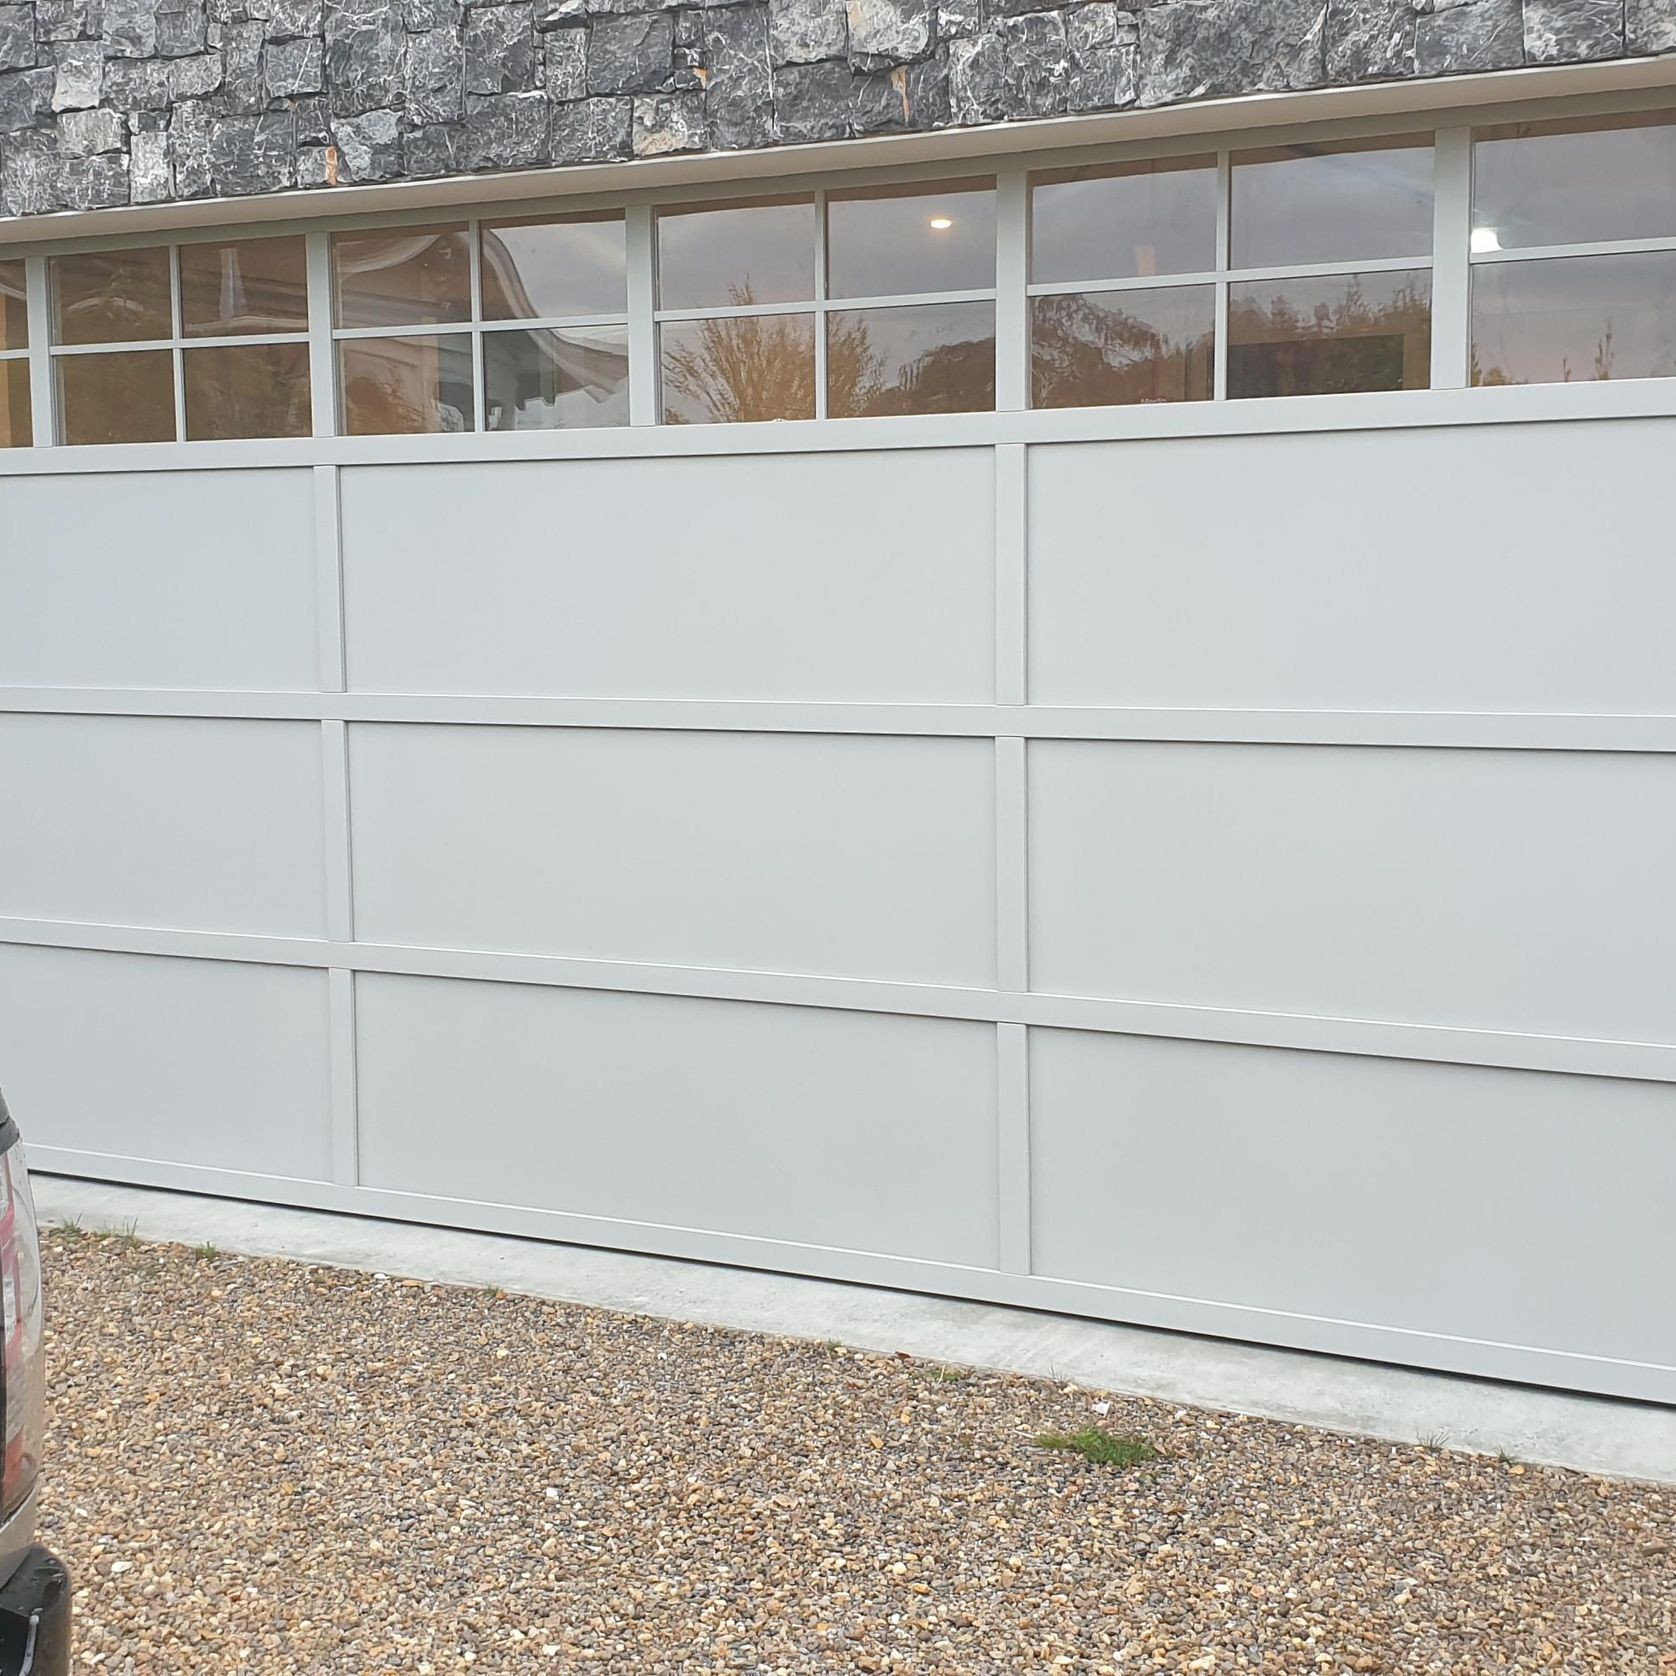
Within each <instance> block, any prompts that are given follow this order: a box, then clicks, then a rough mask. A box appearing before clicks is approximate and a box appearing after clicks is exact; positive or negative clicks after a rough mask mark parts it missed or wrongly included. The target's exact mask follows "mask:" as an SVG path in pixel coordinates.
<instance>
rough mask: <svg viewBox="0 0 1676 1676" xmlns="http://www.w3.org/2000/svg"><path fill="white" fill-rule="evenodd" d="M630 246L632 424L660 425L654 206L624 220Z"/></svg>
mask: <svg viewBox="0 0 1676 1676" xmlns="http://www.w3.org/2000/svg"><path fill="white" fill-rule="evenodd" d="M623 233H624V237H625V239H626V241H627V246H628V340H629V424H630V425H655V424H657V422H658V336H657V326H656V324H655V323H654V321H653V319H652V311H653V309H654V308H655V306H656V303H657V276H656V252H655V250H654V247H653V239H652V206H651V205H650V204H631V205H630V206H629V208H628V211H627V214H626V215H625V217H624V226H623Z"/></svg>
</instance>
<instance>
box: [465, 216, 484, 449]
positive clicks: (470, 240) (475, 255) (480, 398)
mask: <svg viewBox="0 0 1676 1676" xmlns="http://www.w3.org/2000/svg"><path fill="white" fill-rule="evenodd" d="M466 243H467V246H468V250H467V256H466V265H467V269H468V271H469V273H470V277H471V285H470V290H471V406H472V413H473V421H472V427H471V428H472V429H473V430H474V431H486V430H488V428H489V384H488V380H487V379H486V378H485V377H484V375H483V224H482V222H480V221H477V220H475V219H473V220H471V221H468V222H467V223H466Z"/></svg>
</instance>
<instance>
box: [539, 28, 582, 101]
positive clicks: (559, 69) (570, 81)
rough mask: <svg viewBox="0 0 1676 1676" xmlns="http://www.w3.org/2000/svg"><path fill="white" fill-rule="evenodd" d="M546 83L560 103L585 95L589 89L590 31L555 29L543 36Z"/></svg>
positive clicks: (555, 99)
mask: <svg viewBox="0 0 1676 1676" xmlns="http://www.w3.org/2000/svg"><path fill="white" fill-rule="evenodd" d="M541 41H542V48H541V50H542V57H543V60H544V64H545V67H544V70H543V73H542V85H543V86H544V87H545V88H546V89H547V97H548V98H549V99H552V100H553V101H555V102H556V103H563V102H564V101H565V100H567V99H581V98H583V97H585V96H586V94H587V91H588V35H587V31H586V30H583V29H552V30H549V31H548V32H547V33H546V34H545V35H543V36H542V37H541Z"/></svg>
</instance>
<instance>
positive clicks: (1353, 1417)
mask: <svg viewBox="0 0 1676 1676" xmlns="http://www.w3.org/2000/svg"><path fill="white" fill-rule="evenodd" d="M35 1195H36V1201H37V1204H38V1207H39V1210H40V1215H41V1222H42V1226H43V1227H46V1226H49V1225H51V1224H52V1223H55V1222H63V1221H67V1220H73V1221H75V1222H77V1223H78V1224H79V1225H80V1226H81V1227H83V1228H86V1229H90V1230H126V1229H130V1228H131V1229H132V1230H133V1231H134V1232H135V1233H136V1234H138V1235H139V1236H140V1237H141V1238H142V1239H148V1240H158V1241H173V1242H176V1243H178V1244H182V1245H213V1246H216V1247H217V1248H219V1249H221V1250H223V1251H232V1252H241V1253H244V1254H246V1255H249V1256H253V1257H283V1258H289V1259H292V1260H293V1261H296V1262H305V1263H322V1264H329V1265H334V1266H337V1267H341V1268H350V1269H365V1270H370V1271H374V1272H378V1273H383V1274H389V1275H396V1276H401V1277H402V1278H404V1279H414V1280H427V1281H436V1282H440V1283H442V1284H444V1285H453V1286H474V1287H481V1286H496V1287H500V1288H502V1289H504V1290H505V1291H508V1292H523V1293H530V1294H533V1295H534V1296H536V1297H542V1298H555V1299H561V1300H563V1301H565V1302H567V1303H577V1304H585V1305H587V1306H589V1307H591V1308H596V1309H610V1310H618V1311H621V1312H623V1313H626V1314H630V1315H647V1316H654V1317H657V1318H659V1319H664V1320H680V1321H695V1322H701V1323H703V1324H705V1325H708V1326H718V1327H735V1328H741V1329H743V1330H745V1331H747V1332H755V1333H770V1334H774V1335H777V1336H782V1337H790V1338H803V1339H814V1340H820V1341H836V1342H838V1343H840V1344H844V1345H847V1346H852V1347H854V1348H856V1349H861V1350H875V1351H885V1352H894V1351H905V1352H907V1353H908V1354H909V1355H911V1356H918V1357H923V1358H925V1359H926V1360H928V1361H934V1362H945V1363H951V1364H955V1365H958V1366H963V1367H965V1366H969V1367H978V1368H986V1369H996V1370H1002V1371H1006V1372H1010V1373H1021V1374H1028V1375H1030V1376H1032V1377H1036V1378H1044V1379H1052V1380H1056V1381H1058V1382H1060V1383H1062V1384H1074V1385H1077V1386H1082V1387H1087V1388H1090V1389H1092V1390H1096V1391H1114V1392H1128V1393H1132V1394H1134V1395H1136V1396H1143V1397H1153V1398H1158V1399H1160V1400H1162V1401H1165V1402H1171V1403H1180V1404H1188V1405H1192V1406H1194V1407H1201V1408H1214V1409H1225V1410H1229V1411H1232V1412H1235V1413H1240V1414H1256V1415H1262V1416H1265V1417H1267V1418H1269V1419H1274V1420H1286V1421H1293V1422H1297V1423H1300V1424H1304V1425H1310V1426H1321V1427H1324V1428H1326V1429H1327V1430H1330V1431H1336V1432H1347V1433H1353V1434H1358V1435H1361V1436H1366V1437H1374V1438H1384V1439H1389V1440H1391V1441H1393V1442H1398V1443H1408V1444H1412V1443H1417V1442H1420V1441H1422V1440H1424V1441H1426V1442H1429V1443H1431V1442H1441V1443H1442V1444H1444V1445H1446V1446H1447V1447H1449V1448H1452V1449H1462V1450H1467V1451H1471V1452H1475V1453H1482V1454H1496V1453H1498V1452H1502V1451H1505V1452H1506V1453H1507V1454H1508V1455H1511V1456H1513V1457H1515V1458H1516V1459H1518V1460H1521V1461H1530V1462H1536V1463H1541V1464H1544V1465H1549V1466H1563V1467H1574V1468H1577V1469H1580V1470H1582V1471H1585V1472H1600V1473H1610V1474H1613V1475H1615V1476H1619V1477H1624V1478H1640V1479H1650V1480H1655V1481H1658V1482H1662V1483H1676V1408H1666V1407H1661V1406H1658V1405H1655V1404H1650V1403H1634V1402H1620V1401H1615V1400H1612V1399H1610V1398H1603V1397H1587V1396H1577V1395H1572V1394H1569V1393H1566V1392H1560V1391H1547V1390H1540V1389H1537V1388H1534V1387H1530V1386H1522V1385H1505V1384H1497V1383H1494V1382H1492V1381H1489V1380H1479V1379H1464V1378H1460V1377H1457V1376H1455V1375H1452V1374H1435V1373H1422V1372H1418V1371H1415V1370H1413V1369H1408V1368H1392V1367H1385V1366H1381V1365H1379V1364H1376V1363H1372V1362H1356V1361H1349V1360H1345V1359H1341V1358H1339V1357H1333V1356H1320V1355H1314V1354H1310V1353H1307V1352H1304V1351H1290V1350H1275V1349H1270V1348H1267V1347H1263V1346H1258V1345H1250V1344H1239V1343H1233V1342H1229V1341H1226V1340H1221V1339H1207V1338H1195V1337H1193V1336H1191V1335H1189V1334H1185V1333H1167V1332H1158V1331H1154V1330H1152V1329H1150V1328H1140V1327H1121V1326H1114V1325H1112V1324H1111V1323H1108V1322H1101V1321H1086V1320H1082V1319H1079V1318H1076V1317H1072V1316H1063V1315H1048V1314H1042V1313H1038V1312H1036V1311H1033V1310H1024V1309H1007V1308H1001V1307H998V1306H995V1305H991V1304H979V1303H967V1302H963V1301H960V1300H956V1299H949V1298H928V1297H920V1296H918V1295H916V1294H912V1293H905V1292H891V1291H885V1290H883V1289H880V1288H876V1287H869V1286H853V1285H848V1284H844V1283H841V1282H836V1281H825V1280H808V1279H803V1278H801V1277H798V1276H793V1275H780V1274H762V1273H757V1272H755V1271H752V1270H746V1269H731V1268H723V1267H719V1266H717V1265H714V1264H708V1263H689V1262H681V1261H677V1260H675V1259H672V1258H665V1257H643V1256H636V1255H633V1254H631V1253H627V1252H618V1251H602V1250H596V1249H593V1248H591V1247H586V1246H575V1245H555V1244H547V1243H544V1242H541V1241H537V1240H528V1239H515V1238H511V1237H509V1236H504V1235H498V1234H479V1233H468V1232H463V1231H460V1230H457V1229H451V1228H435V1227H427V1226H422V1225H416V1224H412V1223H404V1222H384V1221H379V1220H376V1219H374V1218H371V1217H360V1216H346V1215H341V1214H336V1213H331V1212H324V1211H312V1210H291V1209H286V1208H282V1207H279V1206H272V1205H253V1204H249V1203H246V1202H244V1201H242V1200H230V1199H213V1198H204V1197H200V1196H198V1195H196V1194H189V1193H171V1192H164V1191H161V1190H159V1189H155V1188H145V1187H123V1186H115V1185H109V1184H104V1183H99V1182H88V1181H79V1180H73V1179H71V1178H69V1177H64V1176H44V1175H42V1176H37V1177H36V1178H35ZM51 1285H52V1276H51V1273H50V1272H49V1273H48V1275H47V1287H48V1308H49V1310H50V1307H51Z"/></svg>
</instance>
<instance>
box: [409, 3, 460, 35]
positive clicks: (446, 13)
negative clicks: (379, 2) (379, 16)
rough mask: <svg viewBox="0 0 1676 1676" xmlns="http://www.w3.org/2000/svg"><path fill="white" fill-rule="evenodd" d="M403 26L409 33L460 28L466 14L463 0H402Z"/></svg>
mask: <svg viewBox="0 0 1676 1676" xmlns="http://www.w3.org/2000/svg"><path fill="white" fill-rule="evenodd" d="M401 6H402V28H403V29H405V30H406V31H407V32H408V34H409V35H425V34H428V33H429V32H430V31H431V30H433V29H458V28H459V27H460V20H461V19H462V18H463V17H464V16H465V5H464V3H463V0H401Z"/></svg>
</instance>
